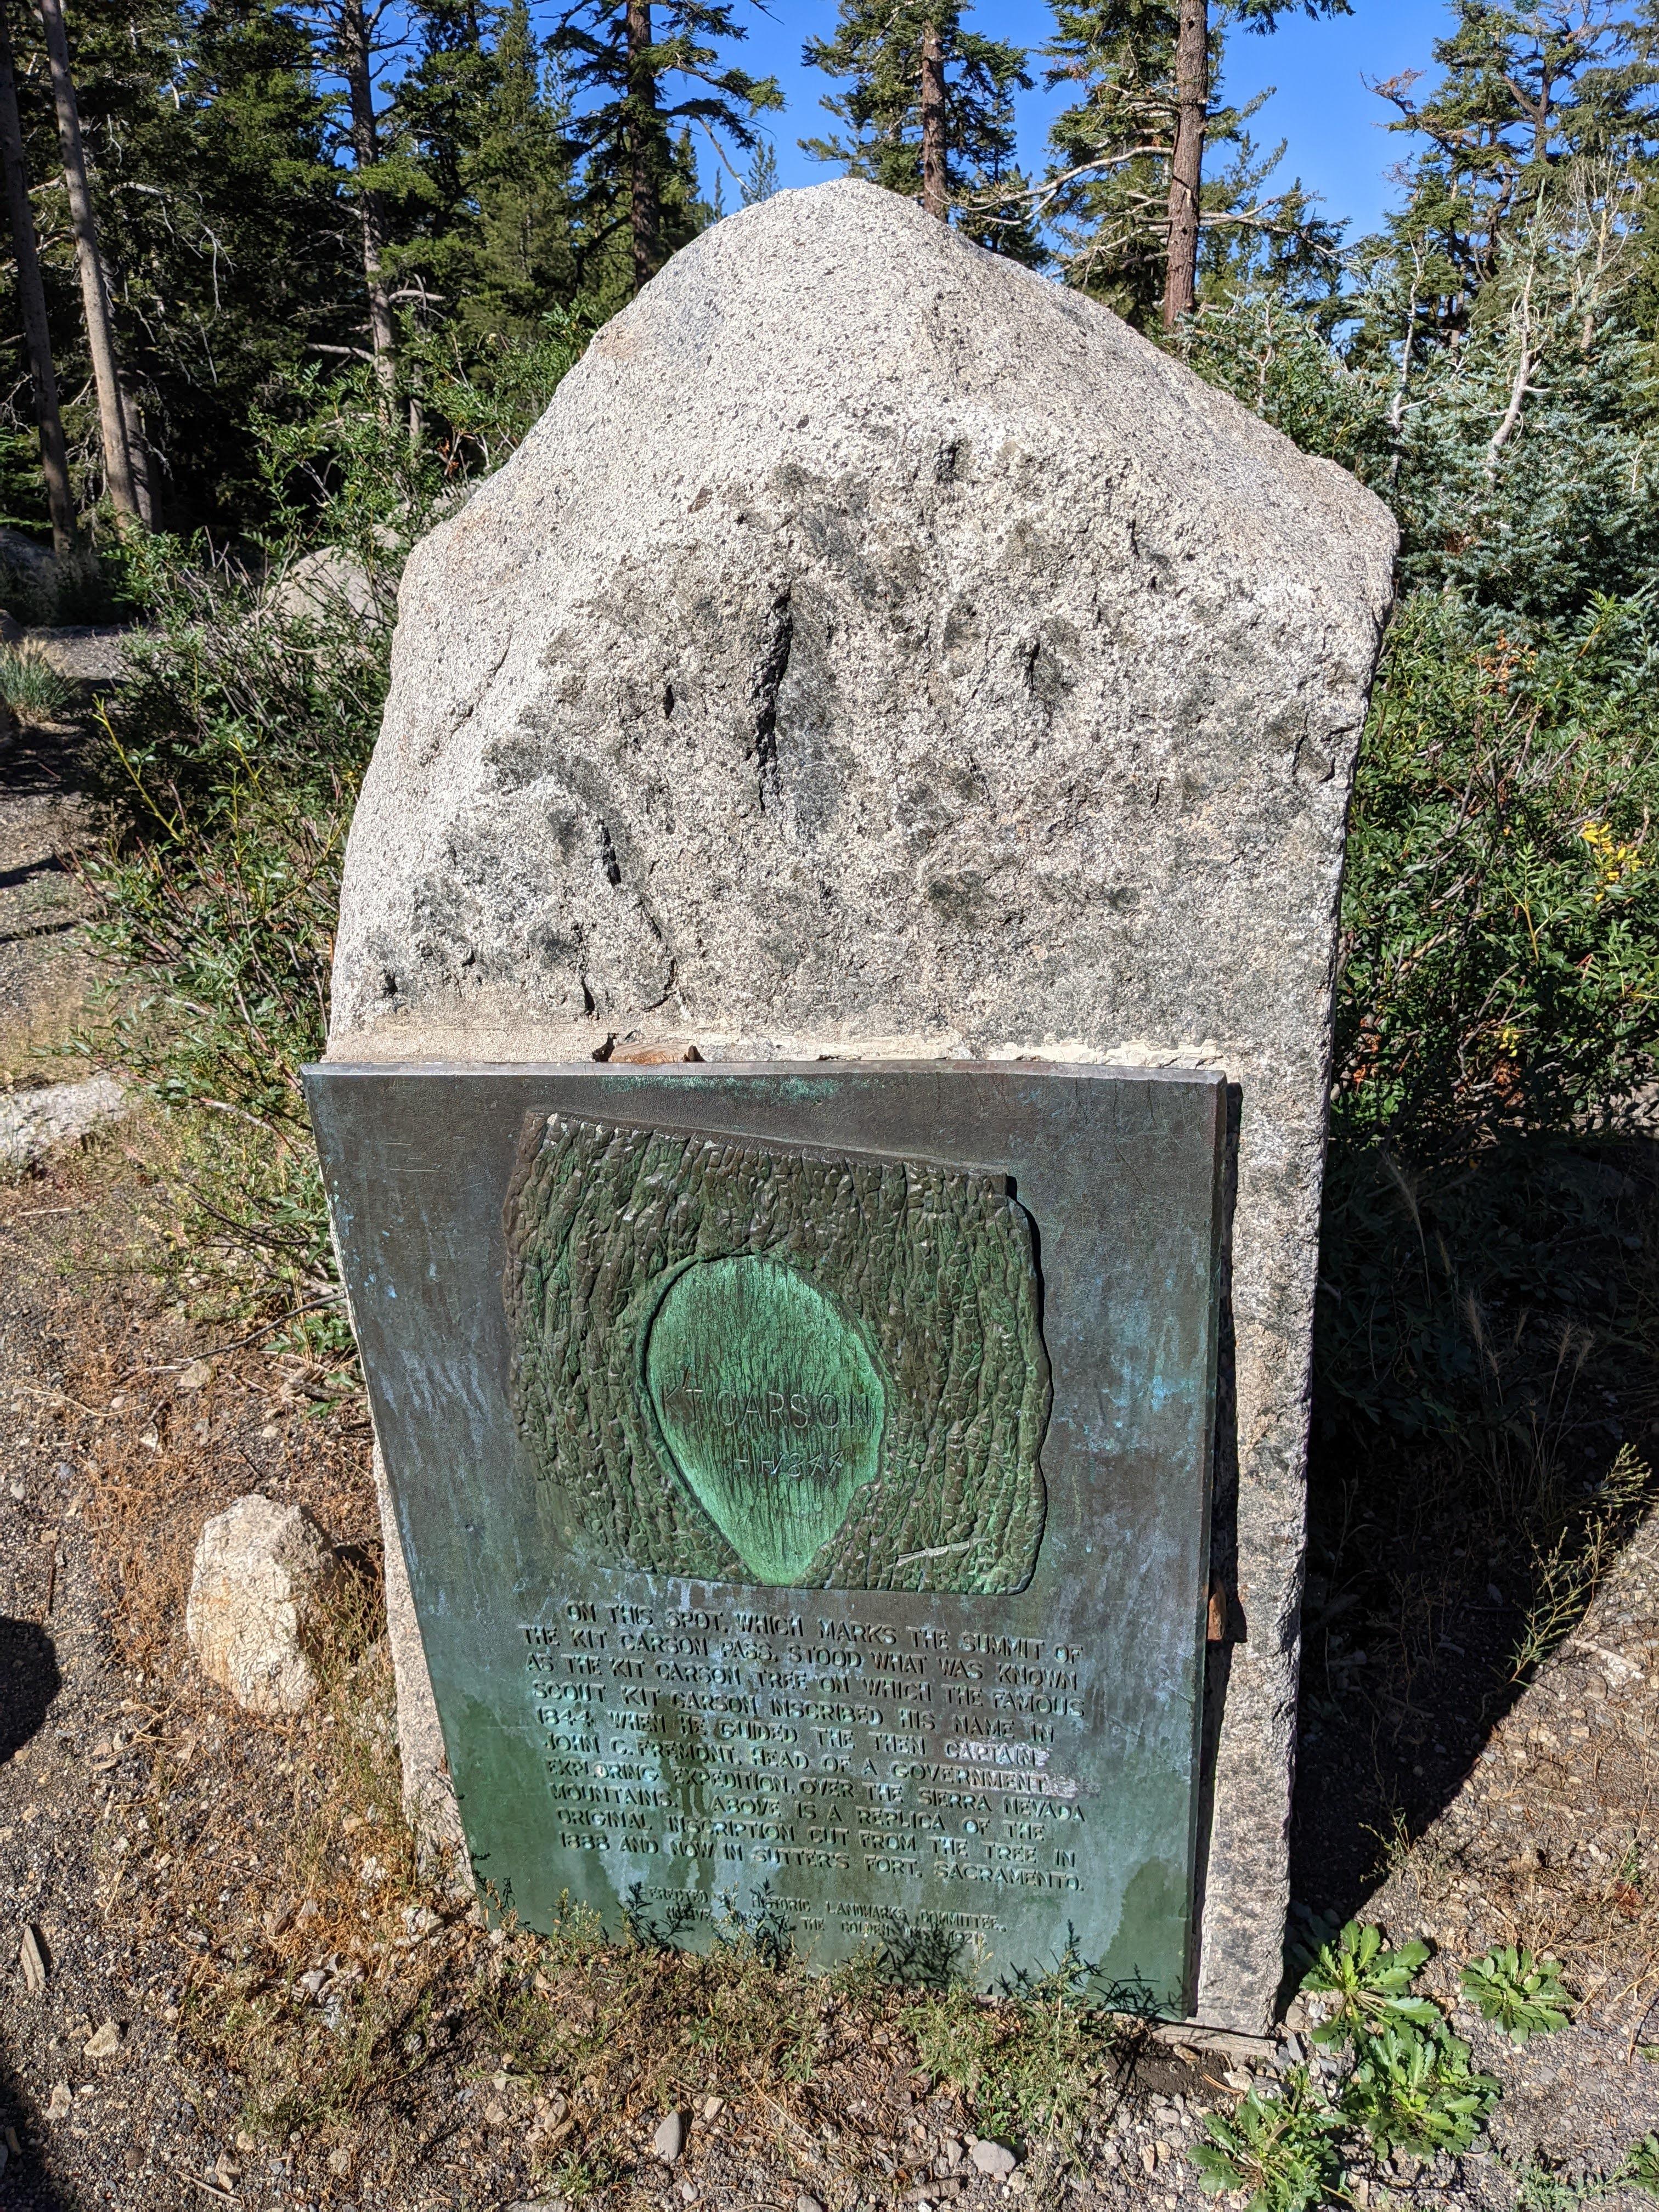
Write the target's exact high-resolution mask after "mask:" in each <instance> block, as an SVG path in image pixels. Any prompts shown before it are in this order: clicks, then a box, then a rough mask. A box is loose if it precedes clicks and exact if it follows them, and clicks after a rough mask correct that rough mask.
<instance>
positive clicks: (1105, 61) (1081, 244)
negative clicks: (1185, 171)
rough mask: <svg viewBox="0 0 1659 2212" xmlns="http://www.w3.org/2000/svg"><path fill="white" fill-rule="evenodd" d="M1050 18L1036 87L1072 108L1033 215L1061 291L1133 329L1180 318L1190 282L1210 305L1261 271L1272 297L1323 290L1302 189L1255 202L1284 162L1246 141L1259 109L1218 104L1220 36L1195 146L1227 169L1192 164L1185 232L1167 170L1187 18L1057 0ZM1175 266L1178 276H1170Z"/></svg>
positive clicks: (1326, 241)
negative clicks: (1041, 218) (1218, 151)
mask: <svg viewBox="0 0 1659 2212" xmlns="http://www.w3.org/2000/svg"><path fill="white" fill-rule="evenodd" d="M1054 16H1055V36H1054V39H1053V40H1052V41H1051V42H1050V44H1049V45H1048V47H1047V48H1046V50H1045V58H1046V59H1047V60H1048V64H1049V67H1048V83H1049V85H1050V86H1054V85H1056V84H1061V83H1065V82H1068V81H1069V82H1072V83H1073V84H1074V85H1075V86H1076V88H1077V89H1078V93H1079V97H1078V99H1077V100H1075V101H1074V103H1073V105H1072V106H1069V107H1067V108H1066V109H1065V110H1064V111H1063V112H1061V113H1060V115H1059V116H1058V117H1057V118H1055V120H1054V125H1053V126H1052V127H1051V130H1050V132H1049V143H1050V145H1051V147H1052V149H1053V150H1054V167H1053V169H1052V171H1051V173H1050V175H1049V178H1048V181H1047V184H1046V185H1045V187H1044V190H1043V192H1042V198H1041V201H1040V204H1041V205H1042V208H1043V210H1044V211H1045V212H1047V213H1048V214H1049V215H1050V216H1052V217H1053V218H1054V221H1055V222H1056V223H1057V225H1058V227H1059V229H1060V239H1061V246H1062V258H1063V260H1064V264H1065V268H1066V276H1067V278H1068V280H1069V281H1070V282H1071V283H1074V284H1077V285H1078V286H1079V288H1080V289H1084V290H1085V291H1089V292H1092V293H1095V294H1096V295H1098V296H1100V297H1101V298H1103V299H1105V300H1107V301H1109V303H1110V304H1111V305H1112V306H1113V307H1115V308H1116V309H1117V311H1118V312H1119V313H1121V314H1124V315H1127V316H1128V317H1129V318H1130V319H1131V320H1133V321H1134V322H1137V323H1141V324H1145V323H1146V322H1149V321H1151V320H1152V319H1153V317H1154V315H1158V314H1161V315H1162V316H1163V318H1164V319H1165V321H1166V322H1167V321H1168V320H1170V319H1171V318H1172V316H1173V315H1176V314H1179V313H1185V312H1187V309H1186V308H1185V307H1178V306H1176V305H1175V302H1176V301H1179V300H1181V299H1182V298H1185V299H1187V300H1188V302H1189V304H1190V302H1191V301H1194V300H1195V299H1196V297H1197V295H1198V289H1199V283H1200V277H1202V278H1204V279H1205V280H1206V283H1208V285H1209V287H1210V289H1212V291H1214V292H1216V293H1218V294H1225V293H1228V292H1231V290H1232V289H1236V287H1237V284H1238V283H1240V282H1241V281H1243V279H1245V278H1246V277H1248V276H1250V275H1252V274H1259V273H1261V272H1263V271H1264V270H1265V271H1267V272H1269V273H1270V274H1271V276H1272V279H1273V282H1274V283H1275V284H1276V285H1277V286H1278V287H1279V289H1287V290H1291V291H1300V290H1303V289H1309V288H1310V287H1311V288H1312V289H1314V290H1316V291H1324V292H1328V291H1329V290H1330V289H1331V288H1332V286H1333V285H1334V283H1335V282H1336V281H1337V278H1338V275H1339V270H1338V265H1337V263H1336V260H1335V236H1334V233H1333V232H1332V230H1331V228H1330V227H1329V225H1328V224H1327V223H1325V222H1322V221H1321V220H1319V219H1318V218H1317V217H1316V216H1314V215H1313V214H1312V212H1311V210H1310V204H1309V202H1308V198H1307V196H1306V195H1305V193H1304V191H1303V190H1302V188H1301V186H1300V185H1299V184H1293V185H1291V186H1289V187H1288V188H1286V189H1284V190H1281V191H1277V192H1270V193H1268V194H1267V196H1266V197H1263V191H1262V188H1263V186H1264V185H1266V183H1267V179H1268V178H1269V177H1270V176H1271V174H1272V173H1273V169H1274V168H1275V167H1277V164H1278V161H1279V155H1281V154H1282V152H1283V148H1282V147H1281V148H1280V149H1278V151H1277V152H1274V153H1270V154H1267V155H1265V156H1262V155H1258V153H1257V150H1256V148H1255V144H1254V143H1253V142H1252V140H1251V138H1250V136H1249V131H1247V129H1246V128H1245V125H1246V124H1247V123H1248V121H1249V117H1250V116H1251V115H1252V114H1253V113H1254V112H1255V109H1256V107H1257V106H1260V105H1261V100H1260V99H1259V100H1255V101H1253V102H1252V103H1251V104H1250V105H1249V106H1248V107H1246V108H1244V109H1243V110H1240V109H1237V108H1232V107H1229V106H1225V104H1224V103H1223V102H1222V100H1221V99H1220V79H1221V64H1222V58H1223V34H1222V31H1221V28H1220V26H1219V24H1218V23H1214V22H1212V23H1207V24H1206V41H1207V50H1206V55H1205V58H1204V64H1203V78H1204V82H1205V87H1206V97H1205V106H1204V112H1203V114H1202V117H1201V118H1200V120H1201V125H1202V129H1201V132H1200V138H1201V143H1202V146H1203V147H1206V148H1209V149H1215V148H1217V147H1220V146H1226V147H1230V148H1231V149H1232V159H1231V162H1230V163H1229V164H1228V165H1227V166H1226V167H1222V168H1218V169H1217V168H1213V167H1212V173H1211V174H1210V175H1208V176H1207V177H1206V176H1204V175H1203V174H1202V173H1201V164H1200V172H1199V173H1198V186H1197V210H1196V219H1195V221H1194V222H1191V223H1187V224H1182V223H1178V222H1177V220H1176V217H1177V214H1178V213H1179V211H1180V210H1181V209H1182V208H1183V207H1184V206H1185V201H1184V199H1183V197H1182V194H1183V191H1185V189H1186V187H1185V186H1183V185H1181V184H1180V183H1179V182H1178V180H1177V178H1176V155H1177V153H1178V152H1179V151H1181V150H1182V139H1181V131H1182V123H1181V116H1182V105H1181V101H1182V91H1181V82H1180V80H1181V70H1182V64H1181V59H1180V55H1181V40H1182V27H1183V22H1184V23H1186V24H1187V26H1188V29H1189V30H1190V27H1191V16H1190V12H1189V11H1188V10H1185V9H1183V6H1182V0H1057V4H1056V5H1055V7H1054ZM1186 66H1187V68H1188V71H1189V72H1190V70H1191V68H1192V63H1191V59H1190V57H1189V58H1188V64H1186ZM1266 96H1267V95H1266V94H1263V95H1261V98H1264V99H1265V98H1266ZM1191 143H1192V142H1191V140H1190V138H1189V139H1188V141H1187V142H1186V151H1187V153H1188V155H1190V150H1191ZM1182 254H1187V255H1189V256H1190V258H1191V263H1192V269H1191V273H1190V276H1183V275H1182V271H1181V270H1180V269H1178V268H1177V266H1176V262H1177V260H1178V258H1179V257H1180V255H1182Z"/></svg>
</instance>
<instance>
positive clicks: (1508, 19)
mask: <svg viewBox="0 0 1659 2212" xmlns="http://www.w3.org/2000/svg"><path fill="white" fill-rule="evenodd" d="M1451 15H1452V24H1451V27H1450V30H1449V33H1447V35H1446V36H1445V37H1443V38H1441V39H1438V40H1436V41H1435V46H1434V59H1435V62H1436V63H1437V65H1438V67H1439V70H1440V71H1441V72H1442V74H1441V76H1439V78H1438V80H1437V83H1436V84H1435V86H1434V88H1433V89H1432V90H1431V93H1430V94H1428V96H1427V97H1426V98H1422V99H1419V97H1418V93H1417V86H1418V82H1419V78H1418V76H1417V74H1416V73H1415V72H1409V71H1408V72H1407V73H1405V74H1404V75H1401V76H1397V77H1394V78H1391V79H1389V80H1388V81H1387V82H1383V83H1381V84H1378V85H1377V86H1376V87H1375V89H1376V91H1377V92H1378V93H1379V94H1381V95H1382V96H1383V98H1384V99H1385V100H1388V101H1389V103H1390V104H1391V105H1392V106H1394V107H1395V110H1396V111H1397V112H1396V114H1395V120H1394V123H1393V125H1392V127H1393V128H1394V129H1395V131H1403V132H1408V133H1410V134H1412V135H1413V136H1414V137H1420V138H1422V139H1425V140H1426V141H1427V144H1426V146H1425V149H1424V150H1423V152H1422V153H1421V154H1420V155H1419V156H1418V158H1417V159H1416V160H1415V161H1413V164H1412V165H1411V169H1410V172H1409V178H1410V185H1409V191H1408V195H1407V204H1406V206H1405V208H1404V209H1403V210H1401V211H1400V212H1399V213H1398V214H1397V215H1396V216H1395V217H1393V218H1392V219H1391V222H1390V226H1389V228H1390V230H1391V231H1392V233H1393V234H1394V235H1395V239H1396V240H1397V241H1398V243H1399V244H1400V246H1401V248H1402V250H1403V251H1405V252H1407V254H1408V255H1414V256H1415V258H1416V263H1417V264H1418V265H1419V268H1420V270H1421V272H1422V275H1423V277H1424V282H1423V283H1421V284H1420V285H1419V293H1420V295H1421V297H1422V303H1423V305H1424V307H1425V312H1426V313H1427V315H1428V317H1429V319H1430V320H1431V322H1432V324H1433V325H1434V326H1435V327H1436V328H1437V330H1439V331H1441V332H1442V333H1443V334H1444V333H1449V332H1454V331H1466V330H1467V329H1468V325H1469V319H1470V316H1471V314H1472V313H1473V312H1474V302H1475V301H1476V300H1477V298H1478V296H1479V295H1480V292H1481V290H1482V289H1483V288H1484V287H1485V286H1486V284H1487V283H1489V282H1490V281H1491V280H1492V277H1493V276H1496V275H1497V273H1498V270H1499V268H1500V266H1501V264H1502V262H1503V258H1504V246H1505V242H1506V240H1508V239H1509V237H1510V235H1511V234H1513V233H1514V232H1515V231H1516V230H1517V229H1518V228H1521V227H1522V226H1523V225H1524V224H1526V223H1528V222H1530V221H1532V220H1533V219H1534V217H1535V216H1537V215H1538V214H1539V213H1540V212H1541V210H1545V209H1547V208H1548V207H1549V206H1550V205H1551V204H1553V202H1554V201H1555V200H1556V199H1557V198H1558V197H1559V196H1560V195H1561V194H1562V193H1563V192H1567V193H1573V192H1581V191H1582V190H1583V165H1584V164H1585V163H1586V162H1596V163H1599V164H1601V166H1602V167H1603V169H1604V172H1605V173H1606V175H1607V176H1608V177H1611V176H1613V175H1618V176H1620V177H1621V178H1622V179H1623V180H1624V185H1625V187H1626V190H1627V191H1628V190H1629V189H1630V187H1631V186H1632V185H1634V184H1635V183H1636V181H1637V179H1638V173H1639V172H1640V169H1641V167H1642V165H1643V163H1644V161H1645V159H1646V156H1647V151H1648V148H1649V144H1650V138H1651V134H1652V129H1653V118H1652V117H1651V115H1650V113H1649V112H1648V111H1647V106H1646V102H1645V101H1644V97H1643V95H1644V94H1645V93H1646V92H1647V91H1649V90H1650V88H1651V87H1652V85H1653V83H1654V82H1655V71H1654V70H1653V68H1652V66H1651V58H1650V55H1648V54H1646V53H1644V45H1645V43H1646V42H1645V41H1644V37H1643V27H1642V25H1641V23H1640V22H1639V21H1635V20H1632V18H1630V17H1629V16H1627V15H1622V14H1621V13H1620V9H1618V7H1617V6H1615V5H1613V4H1611V0H1546V4H1545V5H1544V6H1542V7H1529V8H1527V9H1524V10H1522V9H1513V8H1507V7H1498V6H1494V5H1492V4H1491V0H1451Z"/></svg>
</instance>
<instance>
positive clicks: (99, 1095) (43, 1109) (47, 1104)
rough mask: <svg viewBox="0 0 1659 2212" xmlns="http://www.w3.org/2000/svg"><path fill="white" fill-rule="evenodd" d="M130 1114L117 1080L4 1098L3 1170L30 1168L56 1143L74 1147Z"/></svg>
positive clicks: (0, 1114)
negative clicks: (107, 1125) (90, 1135)
mask: <svg viewBox="0 0 1659 2212" xmlns="http://www.w3.org/2000/svg"><path fill="white" fill-rule="evenodd" d="M126 1110H127V1101H126V1093H125V1091H123V1089H122V1088H121V1086H120V1085H119V1084H118V1082H116V1080H115V1079H114V1077H113V1076H110V1075H94V1076H93V1077H91V1078H90V1079H88V1081H87V1082H85V1083H49V1084H47V1085H46V1088H45V1089H44V1090H41V1091H14V1092H13V1093H12V1094H11V1096H10V1097H8V1098H0V1168H26V1167H27V1166H28V1165H29V1164H30V1163H31V1162H32V1161H34V1160H38V1159H40V1158H41V1157H42V1155H43V1154H44V1153H46V1152H50V1151H51V1150H52V1146H54V1145H67V1144H71V1143H73V1142H74V1140H75V1139H76V1138H77V1137H84V1136H85V1135H86V1134H87V1133H88V1131H89V1130H92V1129H95V1128H98V1127H100V1125H101V1124H102V1123H104V1122H106V1121H119V1120H120V1119H121V1117H122V1115H124V1114H125V1112H126Z"/></svg>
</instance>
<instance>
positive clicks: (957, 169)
mask: <svg viewBox="0 0 1659 2212" xmlns="http://www.w3.org/2000/svg"><path fill="white" fill-rule="evenodd" d="M969 12H970V11H969V8H968V7H967V6H965V5H963V4H957V0H950V3H949V4H946V0H842V4H841V20H840V21H839V22H838V23H837V25H836V31H835V34H834V36H833V37H831V38H829V39H809V40H807V42H806V44H805V47H804V48H803V50H802V57H801V58H802V59H803V61H804V62H805V64H806V65H807V66H808V68H810V69H819V70H823V72H824V73H825V75H826V76H834V77H843V78H846V79H848V80H849V82H848V88H847V90H846V91H845V92H842V93H836V94H831V95H830V96H829V98H827V99H825V100H824V101H823V106H824V107H825V108H826V109H827V110H828V111H829V113H830V114H831V115H833V116H834V117H835V118H836V120H837V121H838V122H839V123H841V124H842V125H844V126H845V131H846V133H847V134H848V135H846V136H842V135H840V134H837V135H836V136H835V137H824V138H803V139H802V140H801V142H800V144H801V149H802V151H803V152H804V153H805V154H807V155H810V156H811V159H812V160H813V161H826V162H828V161H833V162H836V163H838V164H839V166H840V167H842V169H844V170H845V171H846V173H848V176H853V177H863V178H865V179H867V180H868V182H870V183H871V184H875V185H882V186H883V187H884V189H885V190H887V191H891V192H902V193H903V194H904V195H905V196H906V197H908V198H911V199H920V200H921V203H922V204H923V206H924V207H926V208H927V210H928V211H929V212H930V213H931V214H933V215H936V216H939V217H940V218H941V220H945V221H948V220H949V219H950V216H951V213H952V212H953V211H954V212H955V214H956V216H957V221H958V222H960V223H961V225H962V227H963V229H965V230H966V231H967V232H968V233H969V235H970V236H972V237H975V238H977V239H978V240H980V242H981V244H983V245H986V246H994V247H995V248H996V249H997V250H998V251H999V252H1005V253H1009V254H1012V255H1013V256H1014V257H1015V258H1018V259H1020V260H1024V261H1030V262H1035V261H1037V260H1040V259H1041V258H1042V248H1041V246H1040V244H1039V242H1038V240H1037V237H1036V231H1035V229H1034V228H1033V226H1032V224H1031V222H1030V216H1029V213H1028V212H1027V210H1026V209H1025V208H1024V204H1022V202H1021V199H1020V191H1021V189H1022V187H1023V185H1024V178H1023V177H1021V176H1020V175H1019V173H1018V170H1017V168H1016V167H1015V162H1014V151H1015V131H1014V94H1015V92H1016V91H1017V90H1018V91H1024V92H1029V91H1030V88H1031V80H1030V76H1027V74H1026V71H1025V54H1024V49H1023V48H1022V47H1020V46H1013V45H1012V44H1010V43H1009V42H1008V41H1007V40H1003V39H988V38H986V37H984V36H983V35H982V34H981V33H979V32H976V31H969V30H968V29H965V28H964V27H963V16H964V15H967V14H968V13H969Z"/></svg>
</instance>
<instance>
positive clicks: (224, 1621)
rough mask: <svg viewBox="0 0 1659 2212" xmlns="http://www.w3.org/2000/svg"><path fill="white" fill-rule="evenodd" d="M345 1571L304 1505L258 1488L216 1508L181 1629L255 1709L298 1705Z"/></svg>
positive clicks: (200, 1547) (213, 1670)
mask: <svg viewBox="0 0 1659 2212" xmlns="http://www.w3.org/2000/svg"><path fill="white" fill-rule="evenodd" d="M338 1571H339V1563H338V1561H337V1559H336V1557H335V1553H334V1547H333V1546H332V1544H331V1543H330V1542H329V1540H328V1537H327V1535H326V1534H325V1532H324V1530H323V1528H322V1527H321V1524H320V1523H319V1522H318V1521H317V1520H316V1519H315V1517H314V1516H313V1515H312V1514H310V1513H307V1511H306V1510H305V1508H304V1507H303V1506H301V1505H288V1506H283V1505H277V1504H273V1503H272V1501H271V1500H270V1498H264V1497H261V1496H260V1494H259V1493H258V1492H257V1491H255V1492H251V1493H250V1494H249V1495H248V1496H247V1497H246V1498H237V1499H236V1501H235V1503H234V1504H232V1505H228V1506H227V1507H226V1509H225V1510H224V1511H223V1512H222V1513H217V1514H216V1515H215V1516H214V1517H213V1518H212V1520H210V1522H208V1523H207V1525H206V1527H205V1528H204V1529H203V1531H202V1535H201V1541H200V1542H199V1543H198V1544H197V1547H196V1565H195V1571H194V1572H193V1574H192V1575H191V1585H190V1601H189V1603H188V1604H187V1605H186V1607H185V1635H186V1636H187V1637H188V1638H189V1640H190V1648H191V1653H192V1654H193V1655H194V1656H195V1660H196V1663H197V1666H198V1667H200V1668H201V1669H202V1672H203V1673H204V1674H205V1675H206V1676H207V1678H208V1680H210V1681H212V1682H217V1683H218V1684H219V1685H220V1686H221V1687H222V1688H223V1689H227V1690H228V1691H229V1692H230V1693H231V1695H232V1696H233V1697H234V1699H235V1700H236V1702H237V1704H238V1705H241V1706H243V1707H244V1708H246V1710H247V1711H250V1712H261V1713H272V1712H285V1713H294V1712H300V1711H303V1710H304V1708H305V1707H306V1706H307V1705H309V1704H310V1702H311V1700H312V1699H313V1697H314V1696H315V1695H316V1692H317V1677H316V1674H315V1672H314V1671H313V1667H312V1663H311V1646H312V1644H313V1641H314V1639H315V1636H316V1632H317V1630H318V1627H319V1620H320V1614H321V1612H322V1608H323V1606H324V1603H325V1600H326V1597H327V1595H328V1592H329V1589H330V1586H331V1583H333V1581H334V1579H335V1577H336V1576H337V1573H338Z"/></svg>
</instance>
